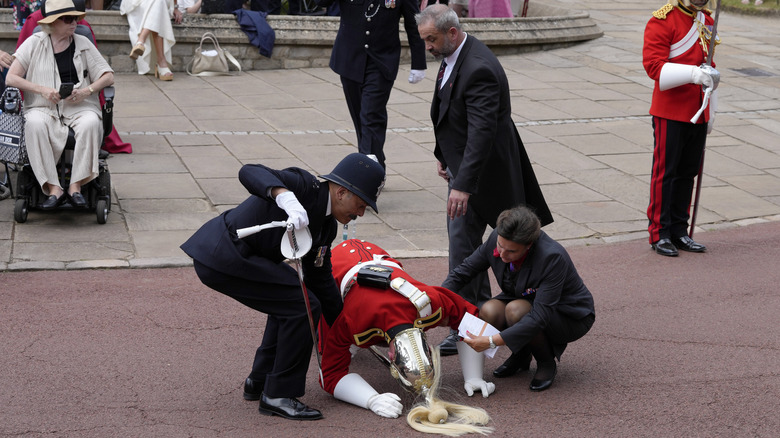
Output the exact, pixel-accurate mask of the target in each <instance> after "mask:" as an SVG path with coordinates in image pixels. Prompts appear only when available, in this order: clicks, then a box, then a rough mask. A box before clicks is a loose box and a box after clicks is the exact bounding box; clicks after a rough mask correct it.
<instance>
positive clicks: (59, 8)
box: [38, 0, 87, 24]
mask: <svg viewBox="0 0 780 438" xmlns="http://www.w3.org/2000/svg"><path fill="white" fill-rule="evenodd" d="M41 14H42V15H43V18H42V19H40V20H38V23H43V24H51V23H54V21H55V20H57V19H58V18H60V17H64V16H66V15H70V16H72V17H75V18H76V20H81V19H83V18H84V17H85V16H86V15H87V14H86V12H83V11H79V10H78V9H77V8H76V5H74V4H73V0H46V2H45V3H44V4H43V5H41Z"/></svg>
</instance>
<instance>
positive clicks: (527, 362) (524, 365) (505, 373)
mask: <svg viewBox="0 0 780 438" xmlns="http://www.w3.org/2000/svg"><path fill="white" fill-rule="evenodd" d="M530 366H531V353H530V352H528V351H527V350H522V351H520V352H519V353H512V355H511V356H509V358H508V359H507V360H506V361H504V363H503V364H501V365H500V366H499V367H498V368H496V369H495V370H493V375H494V376H495V377H499V378H501V377H509V376H512V375H514V374H515V373H516V372H518V371H520V370H522V371H525V370H527V369H528V368H529V367H530Z"/></svg>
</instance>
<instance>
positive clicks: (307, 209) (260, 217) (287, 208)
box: [181, 153, 385, 420]
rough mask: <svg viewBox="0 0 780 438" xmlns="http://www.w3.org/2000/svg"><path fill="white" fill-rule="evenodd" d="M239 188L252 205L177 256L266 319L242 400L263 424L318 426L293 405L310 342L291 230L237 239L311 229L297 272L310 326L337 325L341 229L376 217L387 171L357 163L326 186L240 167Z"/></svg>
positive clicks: (289, 172) (356, 159) (301, 176)
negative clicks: (286, 248)
mask: <svg viewBox="0 0 780 438" xmlns="http://www.w3.org/2000/svg"><path fill="white" fill-rule="evenodd" d="M238 178H239V181H240V182H241V184H243V185H244V187H246V189H247V190H248V191H249V193H251V196H250V197H249V198H248V199H246V200H245V201H244V202H242V203H241V204H240V205H238V206H237V207H236V208H234V209H231V210H228V211H226V212H224V213H223V214H221V215H220V216H218V217H216V218H214V219H212V220H210V221H209V222H207V223H206V224H205V225H203V226H202V227H201V228H200V229H199V230H198V231H197V232H196V233H195V234H194V235H193V236H192V237H191V238H190V239H189V240H187V242H185V243H184V244H183V245H182V246H181V248H182V249H183V250H184V252H186V253H187V254H188V255H189V256H190V257H192V258H193V259H194V266H195V272H196V273H197V274H198V277H199V278H200V280H201V281H202V282H203V284H205V285H206V286H209V287H210V288H212V289H214V290H216V291H218V292H221V293H223V294H225V295H227V296H229V297H231V298H233V299H235V300H236V301H238V302H240V303H242V304H244V305H246V306H248V307H251V308H252V309H255V310H257V311H259V312H263V313H265V314H267V315H268V320H267V323H266V326H265V330H264V333H263V341H262V344H261V345H260V347H259V348H258V349H257V352H256V354H255V359H254V364H253V366H252V372H251V373H250V374H249V377H247V379H246V381H245V383H244V398H245V399H247V400H260V407H259V409H260V413H262V414H265V415H279V416H281V417H284V418H288V419H293V420H316V419H319V418H322V413H321V412H320V411H318V410H316V409H313V408H310V407H308V406H306V405H305V404H304V403H302V402H300V401H299V400H298V399H297V397H301V396H303V395H304V392H305V386H306V373H307V371H308V369H309V359H310V357H311V350H312V345H313V340H312V334H311V330H310V326H309V324H310V321H309V319H308V314H307V310H306V303H305V299H304V296H303V291H302V286H301V283H300V280H299V277H298V273H297V272H296V270H295V269H294V268H293V267H291V266H290V265H289V264H287V263H285V257H284V256H283V255H282V250H281V242H282V239H284V238H287V236H286V235H285V233H286V228H285V227H276V228H270V229H265V230H263V231H260V232H258V233H256V234H253V235H250V236H247V237H244V238H243V239H241V238H239V237H238V236H237V233H236V230H239V229H242V228H247V227H252V226H254V225H260V224H266V223H270V222H273V221H277V222H279V221H282V222H283V221H286V222H287V223H288V224H292V225H293V226H294V227H295V229H296V230H300V231H297V232H296V234H298V235H302V236H303V235H305V234H304V233H302V229H303V228H305V227H306V226H308V230H309V232H310V234H311V240H312V245H311V250H310V251H309V252H308V253H307V254H305V255H303V257H302V258H301V265H302V269H303V277H304V282H305V284H306V286H307V287H306V290H307V294H308V301H309V303H310V306H311V313H312V316H313V321H311V323H313V324H314V326H315V327H316V325H317V324H318V323H319V318H320V316H321V315H324V316H325V320H326V321H328V322H329V323H333V321H335V319H336V317H337V316H338V314H339V312H340V311H341V307H342V301H341V295H340V293H339V288H338V286H337V285H336V283H335V281H334V279H333V275H332V273H331V262H330V246H331V243H332V242H333V239H334V238H335V237H336V231H337V225H336V222H340V223H342V224H346V223H348V222H349V221H350V220H354V219H356V218H357V217H358V216H363V213H365V210H366V207H367V206H370V207H371V208H372V209H374V211H377V206H376V200H377V197H378V196H379V192H380V191H381V189H382V187H383V186H384V179H385V171H384V169H383V168H382V166H380V165H379V163H377V162H376V161H375V160H373V159H371V158H369V157H367V156H365V155H363V154H359V153H353V154H350V155H348V156H347V157H345V158H344V159H343V160H342V161H341V162H340V163H339V164H338V165H337V166H336V167H335V168H334V169H333V171H332V172H331V173H329V174H327V175H323V176H322V177H321V178H323V179H324V180H325V181H320V180H318V179H317V178H316V177H315V176H314V175H312V174H310V173H309V172H307V171H305V170H303V169H299V168H294V167H291V168H287V169H284V170H274V169H270V168H268V167H266V166H263V165H261V164H251V165H245V166H243V167H242V168H241V170H240V171H239V175H238Z"/></svg>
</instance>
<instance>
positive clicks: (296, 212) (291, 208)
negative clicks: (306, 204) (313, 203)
mask: <svg viewBox="0 0 780 438" xmlns="http://www.w3.org/2000/svg"><path fill="white" fill-rule="evenodd" d="M276 205H278V206H279V208H281V209H282V210H284V211H285V213H287V216H288V218H287V223H288V224H292V225H293V226H294V227H295V229H296V230H300V229H301V228H303V227H305V226H307V225H309V215H308V214H307V213H306V210H305V209H304V208H303V206H302V205H301V203H300V202H298V198H296V197H295V193H293V192H290V191H287V192H282V193H279V194H278V195H276Z"/></svg>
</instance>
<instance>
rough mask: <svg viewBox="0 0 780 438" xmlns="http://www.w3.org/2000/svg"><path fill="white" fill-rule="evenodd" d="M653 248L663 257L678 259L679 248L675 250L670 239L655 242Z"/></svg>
mask: <svg viewBox="0 0 780 438" xmlns="http://www.w3.org/2000/svg"><path fill="white" fill-rule="evenodd" d="M652 247H653V250H654V251H655V252H657V253H658V254H661V255H662V256H669V257H677V248H675V246H674V244H673V243H672V241H671V240H670V239H666V238H664V239H661V240H659V241H658V242H655V243H654V244H653V245H652Z"/></svg>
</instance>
